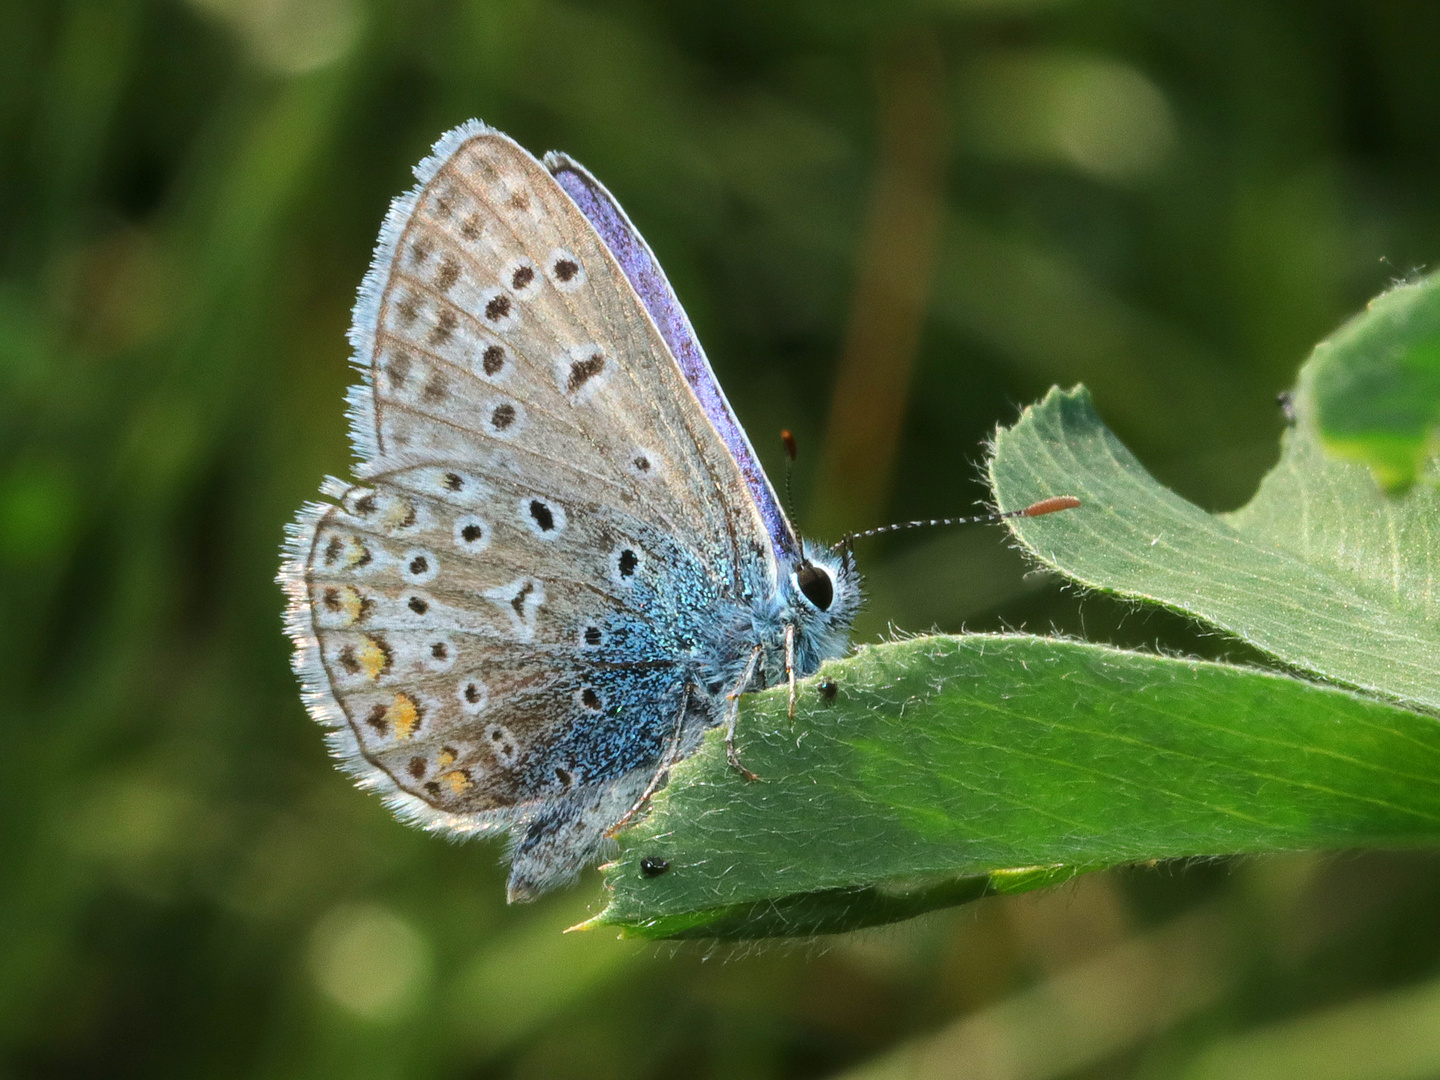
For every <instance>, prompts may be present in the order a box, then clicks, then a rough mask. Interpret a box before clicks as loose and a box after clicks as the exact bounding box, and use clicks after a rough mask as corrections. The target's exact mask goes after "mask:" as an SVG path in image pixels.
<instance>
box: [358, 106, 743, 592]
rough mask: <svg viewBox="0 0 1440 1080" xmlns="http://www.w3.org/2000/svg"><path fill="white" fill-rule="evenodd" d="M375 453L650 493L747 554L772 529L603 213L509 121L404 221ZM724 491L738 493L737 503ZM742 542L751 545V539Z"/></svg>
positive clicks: (389, 284) (656, 509)
mask: <svg viewBox="0 0 1440 1080" xmlns="http://www.w3.org/2000/svg"><path fill="white" fill-rule="evenodd" d="M372 340H373V343H372V345H371V355H370V356H368V357H365V356H362V357H359V358H358V359H359V360H361V361H362V362H365V363H367V364H368V365H369V367H370V377H371V382H372V386H373V393H374V398H373V413H372V414H371V416H370V417H365V416H364V410H362V422H363V420H364V419H369V420H370V421H371V423H373V439H374V443H375V447H376V450H377V454H376V461H375V465H377V466H378V467H379V468H382V469H383V468H388V467H392V466H393V465H395V464H399V463H408V462H412V461H437V460H445V461H454V462H467V463H470V464H472V465H474V466H476V467H477V468H479V469H481V470H482V471H484V472H485V473H486V474H487V475H488V474H494V473H508V474H510V475H513V476H516V477H531V476H536V475H542V476H545V477H546V479H547V483H548V484H549V485H550V486H552V487H555V488H557V489H563V490H564V491H565V493H567V494H570V495H572V496H580V497H584V498H588V499H590V500H592V501H594V502H596V503H600V504H602V505H617V506H622V507H630V508H637V509H641V510H642V512H643V513H644V514H645V515H646V516H647V517H648V518H650V519H651V520H653V521H654V522H655V523H656V524H657V526H659V527H661V528H663V529H665V530H666V531H668V532H669V533H671V534H672V535H675V536H680V537H684V538H685V540H686V542H687V543H688V544H689V545H690V546H692V547H694V548H696V549H697V550H699V551H701V552H703V553H704V554H705V555H706V556H707V557H710V558H715V559H719V560H721V561H722V564H723V565H724V566H726V567H733V566H734V565H735V563H736V561H737V556H739V555H740V554H742V553H743V554H744V555H745V556H747V557H748V554H749V550H750V548H751V547H752V546H753V544H754V542H755V541H756V540H758V539H760V538H762V537H763V536H764V533H763V525H762V524H761V523H760V522H759V521H758V520H754V519H755V518H756V514H755V511H754V509H753V507H752V505H751V500H750V499H748V498H747V497H745V488H744V484H743V478H742V477H741V475H740V473H739V470H738V468H737V467H736V465H735V462H734V460H733V458H731V457H730V455H729V453H728V452H727V451H726V450H725V448H724V446H723V445H722V444H721V443H720V442H719V440H718V439H717V438H716V437H715V435H714V433H713V430H712V429H711V428H710V426H709V425H708V424H707V423H706V422H705V419H704V417H703V415H701V413H700V411H699V408H698V406H697V405H696V404H695V401H694V397H693V394H692V393H691V392H690V390H689V388H688V386H687V385H686V384H685V382H684V379H683V376H682V375H681V374H680V372H679V369H678V367H677V366H676V364H675V361H674V360H673V359H672V358H671V357H670V356H669V353H668V351H667V350H666V348H665V345H664V343H663V341H662V340H661V338H660V336H659V334H658V332H657V331H656V329H655V327H654V324H653V323H652V322H651V320H650V318H649V316H648V315H647V314H646V312H645V310H644V308H643V305H642V304H641V303H640V301H639V299H638V298H637V297H636V296H635V293H634V290H633V289H632V288H631V287H630V285H629V283H628V282H627V281H626V280H625V278H624V276H623V274H622V273H621V272H620V271H619V269H618V267H616V265H615V263H614V260H613V259H612V258H611V257H610V255H609V253H608V252H607V251H606V249H605V247H604V245H603V244H602V243H601V241H600V240H599V238H598V236H596V234H595V232H594V229H593V228H592V227H591V225H590V224H589V222H588V221H587V220H586V219H585V218H584V217H583V215H581V214H580V213H579V211H578V210H576V209H575V207H574V205H573V204H572V203H571V202H570V200H569V197H568V196H567V195H566V194H565V193H564V192H563V191H562V190H561V189H560V187H559V186H558V185H557V184H556V183H555V181H554V179H553V178H552V177H551V176H550V175H549V173H547V172H546V171H545V170H544V169H543V168H542V167H541V166H540V165H539V164H538V163H537V162H536V161H535V160H534V159H533V158H532V157H531V156H530V155H529V154H527V153H526V152H525V151H524V150H522V149H521V148H520V147H518V146H516V145H515V144H514V143H513V142H512V141H511V140H509V139H508V138H506V137H505V136H503V135H499V134H497V133H484V134H479V135H476V136H474V137H472V138H471V139H469V140H468V141H464V142H462V143H460V144H459V146H458V148H457V149H455V150H454V151H453V152H452V153H451V154H449V156H448V157H446V158H445V159H444V160H443V162H442V163H441V164H440V167H439V168H438V169H437V170H436V171H435V172H434V174H433V176H431V177H430V178H429V179H428V181H427V182H426V183H425V184H424V185H423V187H422V188H421V190H420V192H419V194H418V198H417V199H416V200H415V203H414V207H413V211H412V212H411V214H410V216H409V217H408V219H406V220H405V222H404V224H403V227H402V228H401V229H400V231H399V235H398V241H397V243H396V245H395V247H394V250H393V253H392V254H391V257H390V262H389V267H388V272H387V274H386V276H385V279H384V285H383V287H382V289H381V291H380V293H379V303H378V306H377V310H376V311H375V313H374V333H373V339H372ZM717 506H730V507H733V508H734V511H733V513H732V515H731V516H732V517H734V518H735V519H736V520H730V519H729V518H727V517H726V516H723V515H718V516H717V515H716V514H715V513H714V508H715V507H717ZM740 549H743V552H742V551H741V550H740Z"/></svg>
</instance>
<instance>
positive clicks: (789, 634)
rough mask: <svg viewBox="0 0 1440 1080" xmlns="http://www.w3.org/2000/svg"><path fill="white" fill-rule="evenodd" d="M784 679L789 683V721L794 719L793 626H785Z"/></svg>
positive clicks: (792, 624) (787, 624) (791, 624)
mask: <svg viewBox="0 0 1440 1080" xmlns="http://www.w3.org/2000/svg"><path fill="white" fill-rule="evenodd" d="M785 678H786V680H787V681H788V682H789V683H790V719H791V720H794V719H795V624H794V623H786V624H785Z"/></svg>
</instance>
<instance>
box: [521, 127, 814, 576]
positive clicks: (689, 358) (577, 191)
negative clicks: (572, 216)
mask: <svg viewBox="0 0 1440 1080" xmlns="http://www.w3.org/2000/svg"><path fill="white" fill-rule="evenodd" d="M545 167H546V168H547V169H549V170H550V174H551V175H552V176H554V177H555V179H556V181H557V182H558V183H559V184H560V186H561V187H562V188H564V189H565V193H566V194H567V195H569V196H570V198H571V199H572V200H573V201H574V203H575V205H576V206H577V207H579V208H580V211H581V213H583V214H584V215H585V217H586V218H587V219H589V221H590V224H591V225H593V226H594V227H595V231H596V232H598V233H599V234H600V237H601V239H602V240H603V241H604V242H605V246H606V247H607V248H608V249H609V250H610V252H611V254H612V255H614V257H615V261H616V263H617V264H618V265H619V266H620V269H621V270H622V271H623V272H624V274H625V278H626V280H628V281H629V282H630V285H631V287H632V288H633V289H634V290H635V293H636V295H637V296H639V297H640V301H641V303H643V304H644V305H645V310H646V311H648V312H649V313H650V317H651V318H652V319H653V320H654V321H655V326H656V327H657V328H658V329H659V331H660V336H661V337H663V338H664V339H665V344H666V346H667V347H668V348H669V350H670V353H671V355H672V356H674V357H675V360H676V362H677V363H678V364H679V366H680V371H681V373H682V374H683V375H684V376H685V381H686V383H688V384H689V386H690V389H691V391H692V392H693V393H694V394H695V398H696V400H697V401H698V402H699V404H700V408H701V409H702V410H703V411H704V413H705V416H706V418H707V419H708V420H709V421H710V425H711V427H712V428H713V429H714V430H715V433H716V434H717V435H718V436H719V437H720V439H721V441H722V442H724V444H725V448H726V450H728V451H729V452H730V456H731V457H732V458H734V459H735V462H736V463H737V464H738V465H739V467H740V472H741V474H742V475H743V476H744V477H745V485H746V487H747V488H749V490H750V497H751V499H753V500H754V503H755V506H756V509H757V510H758V511H759V513H760V517H761V518H762V520H763V521H764V522H765V529H766V532H768V533H769V535H770V542H771V544H772V545H773V547H774V549H775V553H776V555H777V556H779V557H781V558H787V557H788V558H791V559H794V558H798V557H799V551H800V542H799V538H798V537H797V536H796V535H795V530H794V528H793V527H792V526H791V524H790V520H789V519H788V518H787V517H786V516H785V512H784V511H783V510H782V509H781V507H780V500H779V499H777V498H776V497H775V489H774V487H772V486H771V484H770V479H769V477H767V476H766V475H765V470H764V469H762V468H761V467H760V459H759V458H758V457H756V456H755V448H754V447H753V446H751V445H750V438H749V436H747V435H746V434H745V429H744V428H742V427H741V426H740V421H739V420H737V419H736V418H735V411H734V410H733V409H732V408H730V402H729V401H728V400H727V399H726V397H725V391H724V390H723V389H722V388H721V386H720V381H719V380H718V379H716V378H715V372H714V370H713V369H712V368H711V367H710V361H709V359H707V358H706V356H705V350H704V349H703V348H702V347H701V345H700V339H699V338H698V337H696V335H695V328H694V327H693V326H691V325H690V317H689V316H688V315H686V314H685V309H684V308H683V307H681V306H680V299H679V297H677V296H676V295H675V290H674V289H673V288H671V286H670V280H669V279H668V278H667V277H666V276H665V271H664V270H662V269H661V268H660V261H659V260H658V259H656V258H655V253H654V252H652V251H651V250H650V245H649V244H647V243H646V242H645V238H644V237H643V236H641V235H640V231H639V230H638V229H636V228H635V226H634V225H632V224H631V223H630V218H629V217H628V216H627V215H626V213H625V211H624V210H623V209H622V208H621V206H620V204H619V203H618V202H616V200H615V197H614V196H613V195H611V194H610V192H609V191H607V190H606V189H605V186H604V185H603V184H601V183H600V181H599V180H596V179H595V177H593V176H591V175H590V173H589V171H588V170H587V169H585V167H584V166H582V165H581V164H580V163H579V162H577V161H574V160H573V159H571V158H570V157H569V156H568V155H566V154H559V153H555V152H551V153H549V154H546V155H545Z"/></svg>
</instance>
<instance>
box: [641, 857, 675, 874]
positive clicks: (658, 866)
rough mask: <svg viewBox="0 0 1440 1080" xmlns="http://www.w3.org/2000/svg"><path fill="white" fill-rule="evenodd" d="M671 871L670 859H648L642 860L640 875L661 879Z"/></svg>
mask: <svg viewBox="0 0 1440 1080" xmlns="http://www.w3.org/2000/svg"><path fill="white" fill-rule="evenodd" d="M669 869H670V860H669V859H652V858H649V857H646V858H644V859H641V860H640V873H642V874H644V875H645V876H646V877H659V876H660V875H661V874H663V873H665V871H666V870H669Z"/></svg>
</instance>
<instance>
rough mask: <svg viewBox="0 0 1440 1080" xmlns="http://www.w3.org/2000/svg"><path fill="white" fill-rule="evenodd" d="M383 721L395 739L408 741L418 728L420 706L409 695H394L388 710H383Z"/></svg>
mask: <svg viewBox="0 0 1440 1080" xmlns="http://www.w3.org/2000/svg"><path fill="white" fill-rule="evenodd" d="M385 719H386V720H387V721H389V723H390V727H391V730H393V731H394V732H395V737H396V738H397V739H408V738H410V736H411V735H414V734H415V729H416V728H418V727H419V726H420V706H418V705H417V704H415V699H414V698H412V697H411V696H410V695H409V694H396V695H395V700H394V701H392V702H391V703H390V708H388V709H386V710H385Z"/></svg>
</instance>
